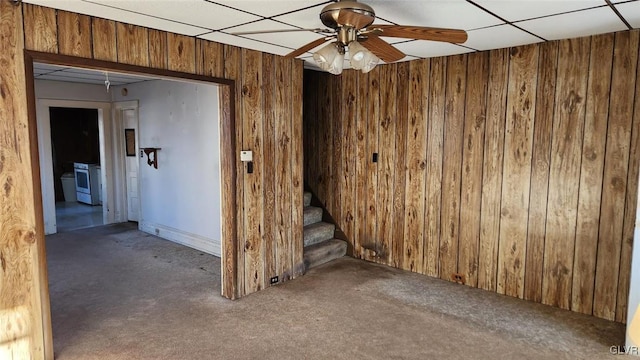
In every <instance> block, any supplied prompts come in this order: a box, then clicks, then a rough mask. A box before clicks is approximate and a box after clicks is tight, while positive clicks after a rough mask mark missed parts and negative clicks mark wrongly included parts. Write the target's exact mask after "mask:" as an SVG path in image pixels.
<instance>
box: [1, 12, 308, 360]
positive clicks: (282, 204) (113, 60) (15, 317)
mask: <svg viewBox="0 0 640 360" xmlns="http://www.w3.org/2000/svg"><path fill="white" fill-rule="evenodd" d="M0 32H1V34H2V36H0V46H1V47H2V48H3V49H4V50H3V51H2V52H0V68H2V71H1V72H0V115H1V121H0V145H1V146H0V184H1V189H2V191H0V260H1V263H2V266H1V267H0V286H1V289H0V324H2V326H5V325H6V324H9V325H7V326H13V328H14V329H21V331H22V330H24V331H23V332H24V334H23V333H20V334H17V333H15V334H14V332H6V331H4V330H7V329H4V328H3V330H0V333H1V334H3V335H7V334H8V335H7V336H10V337H11V339H14V338H16V339H18V340H16V341H12V342H9V343H8V344H9V345H8V346H9V348H8V350H7V351H12V352H13V353H14V354H23V355H24V356H23V357H25V358H28V357H30V358H43V357H45V356H46V357H47V358H53V353H52V350H53V349H52V347H51V342H50V339H51V338H50V333H49V332H48V331H47V328H48V327H49V326H50V324H49V323H48V319H47V316H48V297H47V296H48V292H47V275H46V265H45V264H44V262H45V258H44V231H43V228H42V213H41V211H42V208H41V205H40V204H41V199H40V190H39V186H40V180H39V179H40V176H39V170H38V169H39V167H38V164H37V162H38V159H37V154H38V151H37V141H36V136H37V135H36V128H35V119H33V117H34V116H35V114H30V115H29V116H28V115H27V109H29V107H28V106H27V103H28V101H29V102H32V105H33V104H35V99H32V98H29V96H28V92H29V90H30V89H29V86H27V85H28V84H29V81H27V80H28V78H25V69H26V70H27V71H29V69H30V67H29V66H28V64H27V66H25V61H24V59H25V56H24V54H23V50H25V49H26V50H29V51H33V52H34V53H31V54H36V55H37V54H44V53H46V54H45V55H47V54H55V55H48V56H49V58H48V60H50V61H54V62H55V61H56V59H61V58H62V57H61V55H65V56H71V57H73V58H71V57H66V58H65V61H66V62H72V63H77V64H83V65H86V66H92V67H96V68H108V69H111V70H113V71H117V70H118V69H119V68H120V69H123V68H127V66H128V68H127V69H128V70H131V69H138V70H142V71H151V73H155V74H159V73H162V74H169V71H174V72H181V73H183V74H193V76H200V80H203V79H204V78H203V77H210V78H214V77H215V78H219V79H223V78H224V79H225V80H224V81H222V82H223V85H221V87H220V94H221V104H228V105H227V106H222V107H223V109H222V110H223V111H222V114H221V118H222V120H221V124H220V125H221V143H222V147H223V148H222V149H221V151H222V152H223V154H227V155H228V156H223V158H222V164H221V167H222V173H223V181H222V189H223V194H222V198H223V214H225V215H226V216H225V219H223V220H224V221H223V239H222V242H223V249H222V251H223V253H224V255H223V269H222V273H223V274H224V275H223V284H222V288H223V293H224V295H225V296H228V297H230V298H235V297H240V296H243V295H246V294H249V293H252V292H255V291H258V290H260V289H263V288H265V287H268V286H270V282H269V279H270V278H271V277H273V276H276V275H277V276H279V277H280V281H283V280H287V279H289V278H293V277H296V276H298V275H300V274H301V272H302V270H303V262H302V222H303V219H302V203H303V200H302V77H303V73H302V62H301V61H299V60H285V59H284V58H282V57H278V56H275V55H269V54H263V53H260V52H257V51H252V50H245V49H241V48H238V47H234V46H229V45H222V44H218V43H214V42H209V41H205V40H201V39H195V38H192V37H187V36H182V35H177V34H171V33H167V32H163V31H158V30H152V29H147V28H143V27H139V26H133V25H129V24H123V23H118V22H114V21H110V20H104V19H99V18H93V17H89V16H85V15H80V14H75V13H70V12H66V11H56V10H53V9H50V8H45V7H40V6H34V5H29V4H23V3H16V4H13V3H12V2H10V1H4V0H3V1H0ZM35 52H37V53H35ZM45 55H38V56H40V57H41V58H42V57H43V56H45ZM29 56H31V55H29ZM29 56H27V60H28V61H30V57H29ZM36 58H37V56H36ZM70 59H71V60H70ZM73 59H78V60H73ZM72 60H73V61H72ZM96 64H98V65H96ZM133 66H137V67H136V68H134V67H133ZM163 71H164V72H163ZM172 74H174V75H175V74H177V73H172ZM28 76H29V75H27V77H28ZM231 86H235V88H234V89H233V90H235V99H234V98H233V97H232V96H233V95H234V92H233V91H231V90H232V89H231ZM31 90H32V89H31ZM31 97H33V94H31ZM231 103H233V105H234V106H231V105H230V104H231ZM33 106H35V105H33ZM233 116H235V118H233ZM29 118H31V119H32V121H29ZM232 120H234V121H232ZM234 124H235V125H234ZM232 139H233V140H232ZM233 141H235V149H236V150H238V151H237V152H236V154H231V151H232V149H234V145H233ZM241 148H242V149H246V150H252V151H253V153H254V170H255V171H254V173H253V174H247V172H246V168H245V165H244V164H242V163H241V162H240V161H239V150H240V149H241ZM213 165H214V164H212V166H213ZM230 169H236V170H234V171H236V174H235V175H236V176H233V174H232V173H231V174H230V173H229V171H230ZM233 179H235V184H233V181H234V180H233ZM230 194H231V195H230ZM233 194H235V198H236V202H235V203H237V206H236V207H235V208H231V206H232V204H233V203H234V202H233V201H232V199H233V196H234V195H233ZM230 199H231V200H230ZM203 201H206V199H203ZM276 210H277V211H276ZM276 213H277V215H275V214H276ZM234 218H235V219H234ZM232 219H233V221H232ZM231 224H235V225H234V226H233V227H235V228H236V229H235V232H236V233H237V238H231V237H230V236H229V234H231V233H232V232H234V230H233V229H232V228H230V226H231ZM41 306H45V309H44V310H43V309H42V308H41ZM16 321H17V322H16ZM43 324H44V328H43V327H42V325H43ZM3 335H0V343H2V344H7V343H5V342H4V341H5V340H7V339H9V338H6V337H3ZM23 340H24V341H23ZM25 344H26V345H25ZM3 346H4V345H3ZM45 349H46V350H45ZM4 350H5V348H0V354H2V353H3V352H2V351H4ZM0 357H1V356H0ZM18 357H21V355H18Z"/></svg>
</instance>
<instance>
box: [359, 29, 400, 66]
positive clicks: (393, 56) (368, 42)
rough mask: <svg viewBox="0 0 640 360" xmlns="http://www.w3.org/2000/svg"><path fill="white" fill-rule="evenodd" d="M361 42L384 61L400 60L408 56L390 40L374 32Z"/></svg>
mask: <svg viewBox="0 0 640 360" xmlns="http://www.w3.org/2000/svg"><path fill="white" fill-rule="evenodd" d="M359 42H360V43H361V44H362V45H363V46H364V47H366V48H367V49H369V51H371V52H372V53H374V54H375V55H376V56H377V57H379V58H380V59H382V61H384V62H387V63H391V62H394V61H398V60H400V59H402V58H404V57H405V56H406V55H405V54H404V53H403V52H402V51H400V50H398V49H396V48H395V47H393V46H391V44H389V43H388V42H386V41H384V40H382V39H380V38H379V37H377V36H376V35H373V34H369V35H367V38H366V39H363V40H361V41H359Z"/></svg>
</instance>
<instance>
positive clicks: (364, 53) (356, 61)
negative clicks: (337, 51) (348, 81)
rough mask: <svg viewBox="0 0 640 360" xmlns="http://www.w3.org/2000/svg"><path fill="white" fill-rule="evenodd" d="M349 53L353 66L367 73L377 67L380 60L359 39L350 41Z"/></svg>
mask: <svg viewBox="0 0 640 360" xmlns="http://www.w3.org/2000/svg"><path fill="white" fill-rule="evenodd" d="M349 55H350V57H351V67H352V68H354V69H356V70H360V71H362V72H363V73H365V74H366V73H368V72H369V71H371V70H372V69H373V68H374V67H376V65H377V64H378V61H380V59H378V57H377V56H375V55H374V54H373V53H372V52H371V51H369V50H368V49H367V48H365V47H364V46H362V44H360V43H359V42H357V41H352V42H351V43H349Z"/></svg>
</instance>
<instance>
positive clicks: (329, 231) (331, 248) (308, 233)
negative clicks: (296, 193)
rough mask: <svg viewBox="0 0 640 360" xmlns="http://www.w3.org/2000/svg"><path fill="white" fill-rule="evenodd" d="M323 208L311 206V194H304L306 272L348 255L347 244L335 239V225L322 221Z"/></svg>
mask: <svg viewBox="0 0 640 360" xmlns="http://www.w3.org/2000/svg"><path fill="white" fill-rule="evenodd" d="M322 215H323V211H322V208H319V207H315V206H311V193H310V192H305V193H304V266H305V271H307V270H309V269H311V268H313V267H316V266H318V265H322V264H324V263H326V262H329V261H331V260H334V259H337V258H340V257H343V256H345V255H346V253H347V243H346V242H345V241H343V240H339V239H335V238H334V233H335V229H336V227H335V225H334V224H330V223H327V222H323V221H322Z"/></svg>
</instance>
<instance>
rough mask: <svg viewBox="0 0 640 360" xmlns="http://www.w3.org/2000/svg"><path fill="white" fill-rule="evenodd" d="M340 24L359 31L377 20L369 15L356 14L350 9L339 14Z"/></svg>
mask: <svg viewBox="0 0 640 360" xmlns="http://www.w3.org/2000/svg"><path fill="white" fill-rule="evenodd" d="M337 20H338V21H337V22H338V24H340V25H349V26H353V27H354V28H356V29H357V30H360V29H362V28H364V27H366V26H368V25H369V24H371V23H372V22H373V20H375V17H373V16H371V15H367V14H362V13H359V12H355V11H353V10H350V9H342V10H340V13H339V14H338V19H337Z"/></svg>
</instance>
